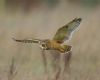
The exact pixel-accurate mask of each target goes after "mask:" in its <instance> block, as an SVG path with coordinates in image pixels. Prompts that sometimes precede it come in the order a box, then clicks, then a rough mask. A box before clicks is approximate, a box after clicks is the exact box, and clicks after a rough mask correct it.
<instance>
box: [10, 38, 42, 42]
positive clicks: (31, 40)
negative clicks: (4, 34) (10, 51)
mask: <svg viewBox="0 0 100 80" xmlns="http://www.w3.org/2000/svg"><path fill="white" fill-rule="evenodd" d="M12 39H13V40H14V41H17V42H23V43H39V42H40V41H41V40H39V39H23V40H19V39H15V38H12Z"/></svg>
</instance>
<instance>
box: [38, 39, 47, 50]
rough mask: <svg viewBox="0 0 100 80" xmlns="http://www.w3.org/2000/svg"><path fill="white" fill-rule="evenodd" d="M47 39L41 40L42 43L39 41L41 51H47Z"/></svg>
mask: <svg viewBox="0 0 100 80" xmlns="http://www.w3.org/2000/svg"><path fill="white" fill-rule="evenodd" d="M48 41H49V40H48V39H47V40H42V41H40V43H39V44H40V48H41V49H42V50H47V49H48V47H47V43H48Z"/></svg>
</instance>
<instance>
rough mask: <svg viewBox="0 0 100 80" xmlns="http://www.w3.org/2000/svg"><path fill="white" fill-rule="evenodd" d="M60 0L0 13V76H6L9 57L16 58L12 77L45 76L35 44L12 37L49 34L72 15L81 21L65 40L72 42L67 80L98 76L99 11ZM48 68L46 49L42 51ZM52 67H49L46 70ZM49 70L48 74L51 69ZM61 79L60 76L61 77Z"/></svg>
mask: <svg viewBox="0 0 100 80" xmlns="http://www.w3.org/2000/svg"><path fill="white" fill-rule="evenodd" d="M99 9H100V8H99V7H98V8H94V9H86V8H83V7H79V6H74V5H71V4H67V5H66V3H64V2H63V1H62V3H61V4H59V6H58V7H56V8H55V9H53V10H48V9H47V8H45V7H44V6H42V7H41V8H39V9H37V10H35V11H34V12H32V13H30V14H27V15H23V13H16V14H10V13H6V12H3V13H1V14H0V80H7V76H8V70H9V65H10V63H11V58H12V56H14V57H15V58H16V68H17V70H18V73H17V74H16V77H14V80H46V79H45V78H47V76H48V75H46V76H45V75H44V66H43V63H42V57H41V50H40V49H39V48H38V46H37V45H35V44H21V43H16V42H14V41H13V40H12V37H16V38H19V39H23V38H34V37H36V38H42V39H44V38H50V39H51V38H52V37H53V35H54V34H55V32H56V30H57V29H58V28H59V27H60V26H62V25H64V24H66V23H67V22H69V21H70V20H72V19H73V18H75V17H82V18H83V21H82V23H81V25H80V28H79V30H78V31H76V32H75V34H74V35H73V38H72V39H71V41H70V42H68V44H70V45H72V46H73V52H72V59H71V64H70V70H71V71H70V74H67V75H65V78H66V79H68V80H100V77H99V75H100V69H99V68H100V54H99V53H100V36H99V34H100V31H99V30H100V29H99V26H100V19H99V18H100V15H99V14H100V11H99ZM46 55H47V58H48V68H50V64H51V62H49V61H50V57H49V56H50V53H49V54H48V52H47V53H46ZM50 71H52V70H50ZM50 71H49V75H51V74H52V73H51V72H50ZM61 80H62V79H61Z"/></svg>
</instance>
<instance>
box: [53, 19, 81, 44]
mask: <svg viewBox="0 0 100 80" xmlns="http://www.w3.org/2000/svg"><path fill="white" fill-rule="evenodd" d="M81 21H82V19H81V18H75V19H74V20H72V21H71V22H69V23H68V24H66V25H64V26H63V27H61V28H60V29H58V31H57V32H56V34H55V36H54V38H53V40H56V41H57V42H58V43H63V42H64V41H65V40H68V39H69V37H70V36H71V34H72V32H73V31H74V30H75V29H76V28H77V27H78V26H79V24H80V22H81Z"/></svg>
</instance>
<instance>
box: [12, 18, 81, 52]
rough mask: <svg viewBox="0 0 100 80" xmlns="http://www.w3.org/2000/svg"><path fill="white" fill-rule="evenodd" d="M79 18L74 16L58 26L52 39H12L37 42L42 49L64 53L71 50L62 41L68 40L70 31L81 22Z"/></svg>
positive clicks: (70, 34)
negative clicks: (66, 22)
mask: <svg viewBox="0 0 100 80" xmlns="http://www.w3.org/2000/svg"><path fill="white" fill-rule="evenodd" d="M81 21H82V19H81V18H75V19H74V20H72V21H70V22H69V23H68V24H66V25H64V26H62V27H61V28H59V29H58V30H57V32H56V34H55V36H54V37H53V39H52V40H50V39H44V40H41V39H22V40H20V39H15V38H13V40H15V41H17V42H23V43H37V44H39V46H40V48H41V49H42V50H57V51H59V52H60V53H66V52H68V51H71V48H72V47H71V46H69V45H64V44H63V43H64V41H66V40H69V39H70V37H71V36H72V33H73V32H74V31H75V30H76V29H77V28H78V26H79V24H80V23H81Z"/></svg>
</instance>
